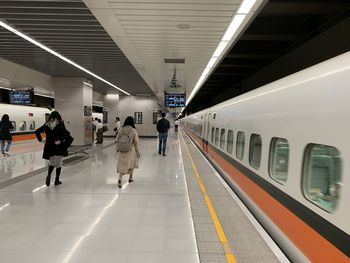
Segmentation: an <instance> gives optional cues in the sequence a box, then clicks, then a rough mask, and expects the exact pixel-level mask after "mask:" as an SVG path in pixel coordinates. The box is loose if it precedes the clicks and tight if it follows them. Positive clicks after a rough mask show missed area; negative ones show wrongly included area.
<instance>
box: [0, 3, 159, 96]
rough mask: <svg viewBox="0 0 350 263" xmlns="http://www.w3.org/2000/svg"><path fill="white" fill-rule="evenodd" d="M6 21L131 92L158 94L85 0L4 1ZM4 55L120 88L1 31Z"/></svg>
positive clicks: (0, 8)
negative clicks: (131, 62) (86, 4)
mask: <svg viewBox="0 0 350 263" xmlns="http://www.w3.org/2000/svg"><path fill="white" fill-rule="evenodd" d="M0 19H3V20H6V21H7V23H9V24H11V25H13V26H15V27H16V28H17V29H19V30H21V31H22V32H23V33H25V34H27V35H29V36H30V37H32V38H35V39H36V40H38V41H39V42H41V43H43V44H45V45H46V46H48V47H49V48H51V49H53V50H55V51H57V52H58V53H60V54H62V55H64V56H66V57H67V58H69V59H71V60H73V61H74V62H76V63H78V64H80V65H81V66H83V67H85V68H87V69H88V70H90V71H92V72H94V73H95V74H97V75H99V76H101V77H103V78H105V79H106V80H108V81H110V82H112V83H113V84H115V85H117V86H119V87H120V88H122V89H124V90H126V91H128V92H129V93H131V94H138V93H146V94H147V93H153V92H152V91H151V89H150V88H149V87H148V85H147V84H146V83H145V81H144V80H143V79H142V78H141V76H140V75H139V74H138V72H137V71H136V70H135V69H134V67H133V66H132V65H131V64H130V63H129V61H128V59H127V58H126V57H125V55H124V54H123V53H122V51H121V50H120V49H119V48H118V46H117V45H116V44H115V43H114V41H113V40H112V39H111V38H110V36H109V35H108V34H107V33H106V31H105V30H104V28H103V27H102V26H101V25H100V24H99V22H98V21H97V20H96V19H95V17H94V15H93V14H92V13H91V12H90V10H89V9H88V8H87V7H86V6H85V4H84V3H83V2H82V1H81V0H69V1H63V0H55V1H52V0H51V1H40V0H38V1H29V0H27V1H16V0H12V1H0ZM0 57H2V58H4V59H7V60H10V61H13V62H15V63H17V64H20V65H24V66H26V67H29V68H32V69H35V70H38V71H40V72H43V73H46V74H48V75H51V76H53V77H54V76H67V77H72V76H81V77H86V78H88V79H92V80H93V81H94V88H95V89H96V90H97V91H100V92H102V93H107V92H116V90H115V89H114V88H112V87H109V86H108V85H106V84H104V83H103V82H101V81H98V80H96V79H94V78H93V77H91V76H90V75H87V74H85V73H84V72H82V71H80V70H79V69H76V68H74V67H73V66H71V65H69V64H68V63H66V62H64V61H61V60H60V59H58V58H56V57H54V56H53V55H51V54H49V53H47V52H46V51H44V50H42V49H40V48H38V47H36V46H34V45H32V44H31V43H29V42H27V41H26V40H24V39H22V38H20V37H18V36H16V35H15V34H13V33H11V32H9V31H7V30H5V29H3V28H0Z"/></svg>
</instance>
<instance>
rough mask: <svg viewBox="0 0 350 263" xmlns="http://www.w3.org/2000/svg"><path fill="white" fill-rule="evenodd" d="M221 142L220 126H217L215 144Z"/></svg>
mask: <svg viewBox="0 0 350 263" xmlns="http://www.w3.org/2000/svg"><path fill="white" fill-rule="evenodd" d="M218 144H219V128H216V130H215V145H216V146H218Z"/></svg>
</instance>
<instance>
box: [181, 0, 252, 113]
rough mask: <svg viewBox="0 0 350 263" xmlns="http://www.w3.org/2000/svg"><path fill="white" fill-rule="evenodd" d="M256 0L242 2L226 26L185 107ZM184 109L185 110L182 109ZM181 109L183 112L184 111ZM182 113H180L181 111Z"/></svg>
mask: <svg viewBox="0 0 350 263" xmlns="http://www.w3.org/2000/svg"><path fill="white" fill-rule="evenodd" d="M256 1H257V0H244V1H243V3H242V4H241V6H240V7H239V9H238V12H237V14H236V15H235V16H234V17H233V19H232V21H231V23H230V25H229V26H228V28H227V30H226V31H225V34H224V36H223V37H222V39H221V41H220V43H219V45H218V46H217V48H216V50H215V52H214V54H213V55H212V57H211V59H210V60H209V62H208V64H207V66H206V67H205V69H204V71H203V73H202V74H201V76H200V78H199V79H198V81H197V83H196V85H195V86H194V88H193V90H192V92H191V94H190V96H188V99H187V102H186V105H188V104H189V103H190V101H191V100H192V99H193V97H194V95H195V94H196V93H197V91H198V90H199V88H200V87H201V85H202V83H203V82H204V80H205V78H206V77H207V76H209V73H210V71H211V70H212V68H213V67H214V66H215V64H216V62H217V61H218V59H219V58H220V56H221V55H222V53H223V52H224V50H225V48H226V47H227V45H228V44H229V42H230V41H231V40H232V39H233V36H234V35H235V34H236V33H237V30H238V29H239V27H240V26H241V24H242V22H243V21H244V19H245V18H246V17H247V14H248V13H249V12H250V11H251V9H252V8H253V6H254V4H255V3H256ZM184 109H185V108H184ZM184 109H183V110H184ZM181 112H182V111H181Z"/></svg>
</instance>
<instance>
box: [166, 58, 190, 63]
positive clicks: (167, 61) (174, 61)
mask: <svg viewBox="0 0 350 263" xmlns="http://www.w3.org/2000/svg"><path fill="white" fill-rule="evenodd" d="M164 63H170V64H185V59H184V58H164Z"/></svg>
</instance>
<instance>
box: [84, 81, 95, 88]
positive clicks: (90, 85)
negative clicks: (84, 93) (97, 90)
mask: <svg viewBox="0 0 350 263" xmlns="http://www.w3.org/2000/svg"><path fill="white" fill-rule="evenodd" d="M83 84H85V85H86V86H89V87H91V88H92V87H93V85H92V84H91V83H89V82H85V81H83Z"/></svg>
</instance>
